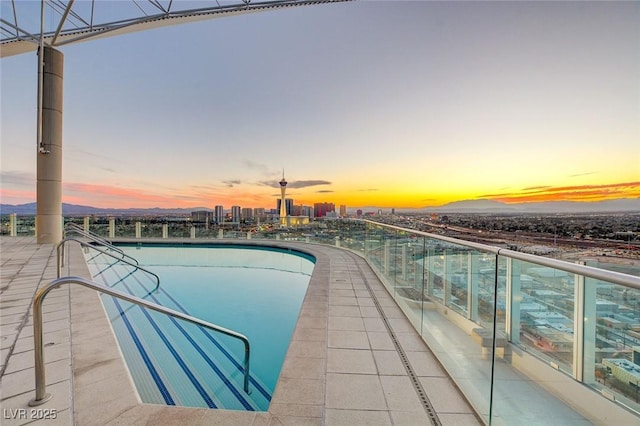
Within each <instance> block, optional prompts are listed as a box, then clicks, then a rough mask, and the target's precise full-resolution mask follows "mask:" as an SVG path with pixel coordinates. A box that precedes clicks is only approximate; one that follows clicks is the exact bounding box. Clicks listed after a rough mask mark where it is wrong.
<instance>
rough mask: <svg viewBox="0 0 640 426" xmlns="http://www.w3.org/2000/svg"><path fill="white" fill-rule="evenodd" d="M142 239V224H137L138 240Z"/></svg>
mask: <svg viewBox="0 0 640 426" xmlns="http://www.w3.org/2000/svg"><path fill="white" fill-rule="evenodd" d="M141 237H142V224H141V223H140V222H136V238H141Z"/></svg>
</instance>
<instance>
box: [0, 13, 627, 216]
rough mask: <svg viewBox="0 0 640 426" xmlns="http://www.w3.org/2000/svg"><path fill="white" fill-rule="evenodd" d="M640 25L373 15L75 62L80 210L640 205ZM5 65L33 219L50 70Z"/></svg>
mask: <svg viewBox="0 0 640 426" xmlns="http://www.w3.org/2000/svg"><path fill="white" fill-rule="evenodd" d="M639 23H640V8H638V7H637V5H634V4H633V3H607V4H602V3H595V4H592V3H457V2H456V3H431V2H402V3H400V4H398V3H394V4H392V3H390V2H355V3H344V4H331V5H320V6H309V7H301V8H294V9H291V10H282V11H275V12H261V13H254V14H248V15H240V16H234V17H227V18H220V19H214V20H210V21H203V22H198V23H190V24H184V25H178V26H173V27H168V28H163V29H158V30H152V31H146V32H141V33H134V34H129V35H125V36H119V37H114V38H106V39H101V40H94V41H91V42H87V43H84V44H78V45H72V46H67V47H63V48H61V51H62V52H63V53H64V54H65V80H64V84H65V93H64V103H65V115H64V142H63V144H64V161H63V201H64V202H65V203H71V204H81V205H92V206H96V207H101V208H126V207H135V208H145V207H168V208H173V207H183V208H190V207H199V206H205V207H206V206H214V205H218V204H226V205H240V206H247V207H249V206H250V207H267V206H271V205H274V206H275V204H276V201H277V198H278V197H279V196H280V194H279V191H278V188H280V185H279V183H278V181H279V178H280V173H281V170H282V168H286V170H287V178H288V185H287V195H288V196H289V197H291V198H293V199H294V200H296V203H297V204H304V205H313V204H314V203H316V202H323V201H330V202H334V203H335V204H336V205H339V204H346V205H347V206H349V208H357V207H360V206H362V207H365V206H377V207H382V208H391V207H395V208H421V207H428V206H438V205H443V204H447V203H449V202H453V201H458V200H467V199H489V200H496V201H501V202H505V203H513V202H534V201H551V200H569V201H590V200H592V201H597V200H604V199H613V198H637V197H640V144H639V143H638V141H639V140H640V127H639V126H638V125H637V119H638V117H640V96H638V94H639V93H640V81H639V80H640V79H638V77H637V76H638V75H639V73H640V53H638V52H640V29H639V28H640V25H638V24H639ZM168 54H169V55H170V56H168ZM0 65H1V67H2V76H1V79H2V80H1V82H2V112H1V114H2V160H1V161H2V163H1V164H2V188H1V189H0V190H1V193H0V196H1V199H2V203H4V204H22V203H28V202H33V201H35V145H36V143H35V98H36V96H35V90H36V59H35V55H32V54H25V55H20V56H16V57H9V58H4V59H2V61H1V62H0Z"/></svg>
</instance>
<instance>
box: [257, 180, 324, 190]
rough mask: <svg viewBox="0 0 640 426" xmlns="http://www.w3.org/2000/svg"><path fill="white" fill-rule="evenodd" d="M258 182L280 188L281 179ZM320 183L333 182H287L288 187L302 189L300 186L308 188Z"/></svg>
mask: <svg viewBox="0 0 640 426" xmlns="http://www.w3.org/2000/svg"><path fill="white" fill-rule="evenodd" d="M258 184H259V185H264V186H269V187H271V188H280V183H279V181H274V180H263V181H260V182H258ZM318 185H331V182H329V181H327V180H298V181H295V182H289V183H288V184H287V188H293V189H300V188H308V187H310V186H318Z"/></svg>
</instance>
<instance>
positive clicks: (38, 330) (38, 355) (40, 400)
mask: <svg viewBox="0 0 640 426" xmlns="http://www.w3.org/2000/svg"><path fill="white" fill-rule="evenodd" d="M57 286H58V285H55V286H53V285H49V286H45V287H43V288H42V289H40V290H38V292H37V293H36V295H35V297H34V298H33V354H34V358H35V368H34V369H35V375H36V397H35V398H34V399H32V400H31V401H29V406H30V407H36V406H38V405H41V404H44V403H45V402H47V401H49V400H50V399H51V394H49V393H47V384H46V381H45V369H44V345H43V342H42V327H43V325H42V302H43V300H44V297H45V296H46V295H47V293H49V290H51V289H53V288H55V287H57Z"/></svg>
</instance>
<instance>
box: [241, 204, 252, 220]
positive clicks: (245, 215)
mask: <svg viewBox="0 0 640 426" xmlns="http://www.w3.org/2000/svg"><path fill="white" fill-rule="evenodd" d="M241 217H242V219H243V220H251V219H253V209H252V208H249V207H244V208H243V209H242V212H241Z"/></svg>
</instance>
